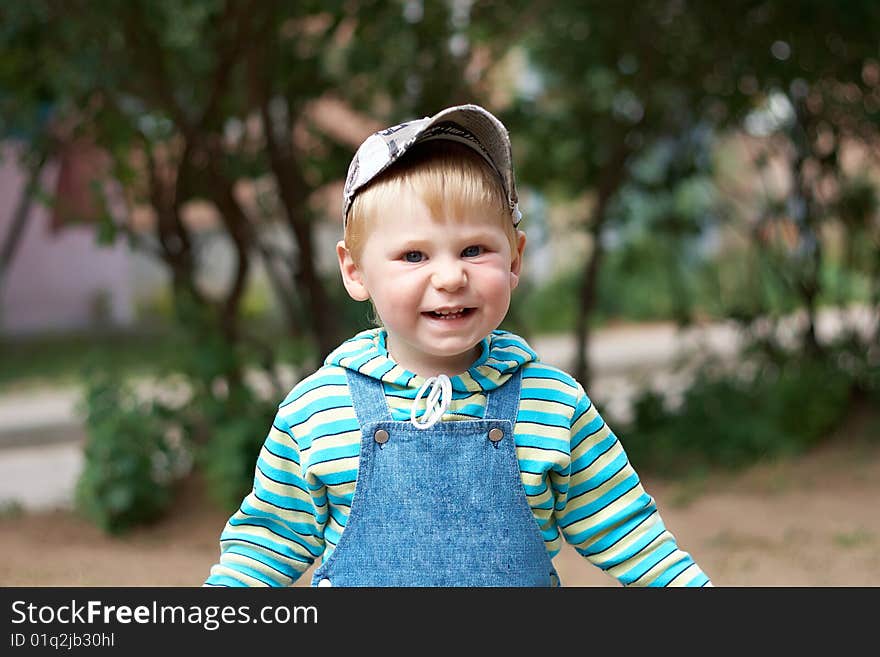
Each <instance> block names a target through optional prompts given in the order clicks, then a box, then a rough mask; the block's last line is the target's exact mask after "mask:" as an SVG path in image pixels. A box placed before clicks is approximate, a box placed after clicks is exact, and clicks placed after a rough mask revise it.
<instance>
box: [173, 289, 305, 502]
mask: <svg viewBox="0 0 880 657" xmlns="http://www.w3.org/2000/svg"><path fill="white" fill-rule="evenodd" d="M177 312H178V315H177V328H176V333H177V336H178V340H179V344H180V347H181V350H180V357H179V358H178V360H177V362H176V363H175V368H176V370H177V372H178V373H179V374H181V375H182V376H183V378H184V380H185V381H186V382H187V387H188V388H189V392H190V394H189V397H188V399H187V402H186V403H185V405H183V407H182V408H181V409H180V410H179V411H178V415H179V416H181V417H184V418H186V422H185V425H184V427H185V431H186V433H187V436H188V442H189V443H190V444H191V445H193V450H194V456H195V463H196V466H197V467H198V468H200V469H201V470H202V471H203V473H204V475H205V480H206V482H207V492H208V494H209V495H210V496H211V497H212V498H213V499H214V500H215V501H216V502H217V503H218V504H220V505H221V506H222V507H223V508H224V509H228V510H231V509H234V508H235V506H237V505H238V503H240V502H241V499H242V497H244V495H245V494H246V493H248V492H249V491H250V489H251V485H252V483H253V475H254V465H255V464H256V461H257V455H258V454H259V451H260V447H261V445H262V444H263V441H264V440H265V437H266V434H267V430H268V427H269V426H270V425H271V422H272V418H273V417H274V414H275V411H276V406H277V401H278V398H279V396H280V394H281V391H280V390H278V389H277V387H276V386H275V382H274V381H273V380H272V377H271V376H270V375H271V368H272V367H273V365H274V358H272V357H271V355H272V348H271V347H268V346H266V347H264V348H265V349H266V350H267V352H266V353H267V355H268V356H269V360H270V362H267V363H264V365H265V366H266V368H264V369H263V370H261V369H260V368H259V367H256V365H257V364H258V363H260V361H259V359H258V355H257V353H256V352H257V351H258V350H259V348H260V347H261V346H263V345H261V344H260V343H259V341H258V340H257V339H252V340H250V341H247V340H239V341H237V342H232V341H231V340H230V339H229V337H228V336H226V335H224V333H223V332H222V331H221V330H220V329H219V326H220V323H219V322H218V320H217V318H216V317H215V316H214V311H213V309H211V308H209V307H204V306H200V305H198V304H196V303H187V302H185V301H181V302H180V303H179V304H178V307H177ZM290 353H294V352H290ZM267 369H268V370H270V371H268V372H267ZM250 374H253V375H255V376H256V375H258V374H263V377H261V381H262V383H263V385H267V388H268V390H265V391H262V392H261V393H260V394H258V392H257V387H258V385H260V384H258V383H256V382H254V381H253V380H252V378H251V377H250V376H249V375H250Z"/></svg>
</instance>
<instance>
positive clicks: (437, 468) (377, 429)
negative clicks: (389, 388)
mask: <svg viewBox="0 0 880 657" xmlns="http://www.w3.org/2000/svg"><path fill="white" fill-rule="evenodd" d="M346 373H347V375H348V381H349V387H350V389H351V396H352V400H353V402H354V404H355V412H356V414H357V416H358V419H359V421H360V426H361V446H360V455H359V461H358V474H357V482H356V484H355V491H354V496H353V499H352V505H351V511H350V513H349V515H348V519H347V521H346V524H345V527H344V528H343V531H342V534H341V536H340V538H339V542H338V543H337V545H336V548H335V549H334V550H332V552H330V553H329V554H328V555H325V558H324V559H323V560H322V563H321V565H320V566H319V567H318V568H316V569H315V572H314V574H313V577H312V584H313V585H318V586H373V587H375V586H554V585H558V578H557V576H556V572H555V570H554V569H553V565H552V563H551V561H550V557H549V555H548V553H547V548H546V546H545V543H544V539H543V536H542V535H541V532H540V530H539V528H538V523H537V522H536V520H535V517H534V514H533V513H532V510H531V508H530V507H529V504H528V500H527V498H526V494H525V489H524V487H523V482H522V475H521V473H520V469H519V462H518V460H517V454H516V443H515V440H514V433H513V428H514V426H515V424H516V415H517V411H518V407H519V397H520V394H519V393H520V386H521V378H522V372H521V370H517V371H516V372H515V373H514V374H513V375H512V376H511V377H510V378H509V379H508V380H507V381H506V382H505V383H504V384H503V385H502V386H500V387H498V388H496V389H495V390H493V391H490V392H489V393H488V399H487V401H486V412H485V416H484V418H483V419H479V420H455V421H445V422H438V423H437V424H435V425H434V426H432V427H431V428H429V429H419V428H416V427H414V426H413V425H412V424H411V423H410V422H409V421H406V422H396V421H393V420H390V419H386V418H388V416H389V410H388V405H387V402H386V401H385V396H384V394H383V385H382V382H381V381H378V380H376V379H372V378H370V377H366V376H363V375H358V374H357V373H355V372H349V371H347V372H346ZM368 388H372V389H373V390H372V392H370V391H368V390H367V389H368ZM377 418H378V419H377Z"/></svg>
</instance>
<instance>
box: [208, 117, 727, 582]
mask: <svg viewBox="0 0 880 657" xmlns="http://www.w3.org/2000/svg"><path fill="white" fill-rule="evenodd" d="M519 221H520V213H519V210H518V208H517V193H516V187H515V182H514V176H513V164H512V158H511V147H510V140H509V137H508V133H507V130H506V128H505V127H504V126H503V125H502V124H501V122H500V121H499V120H498V119H497V118H496V117H495V116H493V115H492V114H491V113H489V112H488V111H486V110H485V109H483V108H481V107H479V106H476V105H462V106H457V107H451V108H448V109H445V110H443V111H441V112H439V113H438V114H436V115H435V116H433V117H427V118H424V119H420V120H417V121H411V122H408V123H403V124H401V125H397V126H393V127H391V128H388V129H386V130H382V131H380V132H378V133H376V134H374V135H372V136H370V137H369V138H368V139H367V140H366V141H365V142H364V143H363V144H362V145H361V146H360V148H359V149H358V151H357V153H356V154H355V157H354V160H353V161H352V163H351V166H350V167H349V171H348V176H347V179H346V184H345V189H344V194H343V223H344V239H343V240H341V241H340V242H339V243H338V244H337V245H336V251H337V256H338V259H339V266H340V271H341V274H342V280H343V283H344V285H345V288H346V290H347V291H348V293H349V294H350V295H351V297H352V298H354V299H356V300H359V301H366V300H369V301H371V302H372V304H373V307H374V309H375V313H376V315H378V318H379V320H380V322H381V327H380V328H376V329H371V330H367V331H363V332H361V333H358V334H357V335H355V336H354V337H352V338H351V339H349V340H347V341H346V342H344V343H343V344H341V345H340V346H339V347H338V348H337V349H336V350H335V351H334V352H333V353H332V354H330V355H329V356H328V357H327V359H326V360H325V362H324V365H323V366H322V367H321V368H320V369H318V370H317V371H316V372H315V373H313V374H312V375H310V376H309V377H307V378H305V379H304V380H302V381H300V382H299V383H298V384H297V385H296V386H295V387H294V388H293V390H292V391H291V392H290V393H289V394H288V395H287V397H286V398H285V399H284V400H283V401H282V403H281V404H280V405H279V408H278V413H277V415H276V417H275V420H274V422H273V425H272V428H271V429H270V431H269V435H268V436H267V438H266V441H265V443H264V446H263V449H262V451H261V454H260V456H259V459H258V461H257V467H256V470H255V478H254V487H253V490H252V492H251V493H250V494H249V495H248V496H247V497H246V498H245V499H244V501H243V502H242V504H241V507H240V508H239V510H238V511H236V512H235V514H233V516H232V517H231V518H230V519H229V521H228V523H227V525H226V527H225V529H224V530H223V533H222V535H221V537H220V545H221V555H220V562H219V563H218V564H216V565H215V566H213V568H212V569H211V573H210V576H209V577H208V579H207V581H206V582H205V583H206V585H217V586H223V585H227V586H289V585H291V584H292V583H294V582H295V581H296V580H297V579H298V578H299V577H300V576H301V575H302V573H303V572H304V571H305V570H306V569H307V568H309V566H311V565H312V564H313V563H314V562H315V561H316V560H319V562H320V564H319V566H318V567H317V568H316V569H315V571H314V574H313V577H312V583H313V584H314V585H318V586H558V585H559V584H560V582H559V578H558V576H557V574H556V571H555V569H554V568H553V563H552V558H553V557H554V556H555V555H556V554H557V553H558V552H559V550H560V547H561V544H562V541H563V540H567V541H568V542H569V543H571V544H572V545H573V546H574V548H575V549H576V550H577V551H578V552H579V553H580V554H581V555H583V556H584V557H585V558H586V559H588V560H589V561H590V562H592V563H593V564H594V565H595V566H598V567H599V568H601V569H602V570H604V571H605V572H607V573H608V574H609V575H610V576H612V577H614V578H616V579H617V580H618V581H619V582H621V583H622V584H624V585H636V586H705V585H710V581H709V579H708V577H707V576H706V575H705V574H704V573H703V571H702V570H701V569H700V568H699V566H697V564H696V563H695V562H694V560H693V559H692V558H691V556H690V555H689V554H688V553H687V552H684V551H683V550H681V549H680V548H679V547H678V545H677V544H676V541H675V538H674V537H673V535H672V534H671V533H670V532H669V531H668V530H667V529H666V528H665V526H664V524H663V522H662V520H661V518H660V515H659V513H658V511H657V507H656V505H655V503H654V500H653V499H652V498H651V497H650V496H649V495H648V494H647V493H646V492H645V491H644V489H643V487H642V485H641V483H640V481H639V477H638V475H637V474H636V472H635V470H634V469H633V467H632V465H631V464H630V463H629V461H628V459H627V456H626V454H625V452H624V450H623V448H622V446H621V444H620V442H619V441H618V440H617V438H616V437H615V435H614V434H613V433H612V432H611V430H610V429H609V428H608V426H607V425H606V424H605V422H604V421H603V420H602V418H601V417H600V415H599V413H598V412H597V410H596V409H595V407H594V406H593V404H592V403H591V401H590V399H589V397H588V396H587V395H586V394H585V392H584V390H583V388H582V387H581V386H580V384H578V383H577V382H576V381H575V380H574V379H573V378H572V377H571V376H570V375H568V374H566V373H565V372H563V371H561V370H559V369H558V368H555V367H551V366H549V365H546V364H544V363H542V362H540V360H539V358H538V356H537V354H535V352H534V351H533V350H532V349H531V347H530V346H529V345H528V344H527V343H526V341H525V340H524V339H522V338H521V337H519V336H517V335H514V334H512V333H509V332H506V331H502V330H499V329H498V326H499V325H500V324H501V322H502V320H503V319H504V317H505V315H506V313H507V311H508V307H509V304H510V297H511V293H512V291H513V290H514V288H516V286H517V284H518V282H519V277H520V273H521V269H522V259H523V251H524V248H525V244H526V237H525V234H524V233H523V232H522V231H520V230H518V229H517V226H518V224H519Z"/></svg>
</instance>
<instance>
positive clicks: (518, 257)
mask: <svg viewBox="0 0 880 657" xmlns="http://www.w3.org/2000/svg"><path fill="white" fill-rule="evenodd" d="M525 248H526V234H525V233H524V232H522V231H521V230H518V231H516V251H515V252H514V253H513V254H512V255H513V257H512V258H511V259H510V289H511V290H512V289H514V288H515V287H516V286H517V285H519V273H520V271H522V265H523V252H524V251H525Z"/></svg>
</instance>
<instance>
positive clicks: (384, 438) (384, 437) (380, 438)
mask: <svg viewBox="0 0 880 657" xmlns="http://www.w3.org/2000/svg"><path fill="white" fill-rule="evenodd" d="M373 440H375V441H376V442H377V443H379V444H380V445H384V444H385V443H387V442H388V432H387V431H385V429H376V433H374V434H373Z"/></svg>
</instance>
